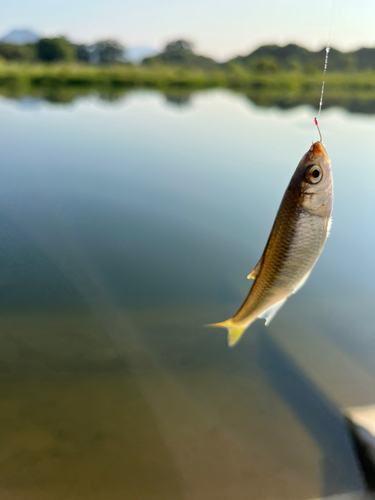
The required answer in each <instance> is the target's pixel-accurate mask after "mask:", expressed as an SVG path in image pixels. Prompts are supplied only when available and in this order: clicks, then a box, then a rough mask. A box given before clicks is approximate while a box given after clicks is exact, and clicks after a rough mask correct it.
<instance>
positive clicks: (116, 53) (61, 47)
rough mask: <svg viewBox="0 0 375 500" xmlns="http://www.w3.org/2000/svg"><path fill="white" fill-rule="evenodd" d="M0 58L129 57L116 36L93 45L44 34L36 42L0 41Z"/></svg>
mask: <svg viewBox="0 0 375 500" xmlns="http://www.w3.org/2000/svg"><path fill="white" fill-rule="evenodd" d="M0 59H4V60H5V61H18V62H30V63H32V62H42V63H57V62H75V61H76V62H82V63H88V64H113V63H116V62H118V63H121V62H125V60H126V51H125V47H124V46H123V45H122V44H121V43H119V42H117V41H116V40H101V41H99V42H97V43H95V44H93V45H84V44H74V43H72V42H70V41H69V40H68V39H67V38H65V37H56V38H41V39H40V40H39V41H38V42H36V43H29V44H25V45H15V44H10V43H4V42H1V43H0Z"/></svg>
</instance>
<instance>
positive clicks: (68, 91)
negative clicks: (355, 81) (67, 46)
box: [0, 84, 375, 115]
mask: <svg viewBox="0 0 375 500" xmlns="http://www.w3.org/2000/svg"><path fill="white" fill-rule="evenodd" d="M135 90H136V89H135ZM129 91H130V88H129V87H122V86H119V87H118V86H111V85H108V86H106V85H101V86H92V85H61V84H59V85H49V86H48V85H34V86H27V85H26V86H25V85H13V86H2V87H1V86H0V95H2V96H4V97H6V98H9V99H23V98H25V97H32V98H36V99H42V100H45V101H48V102H50V103H57V104H69V103H72V102H74V101H75V100H76V99H77V98H79V97H86V96H93V95H94V96H97V97H98V98H99V99H101V100H103V101H106V102H108V103H116V102H118V101H119V100H120V99H122V98H123V97H124V96H125V95H126V94H127V93H128V92H129ZM131 91H134V88H133V89H132V90H131ZM155 92H160V90H155ZM162 92H163V95H164V96H165V100H166V102H167V103H168V104H171V105H174V106H181V107H182V106H185V107H187V106H190V105H191V97H192V95H193V92H192V91H184V90H173V89H168V90H167V89H166V90H164V91H162ZM196 92H199V91H195V92H194V93H196ZM238 93H241V94H244V95H245V96H246V97H247V98H248V99H249V101H251V102H252V103H253V104H255V105H256V106H259V107H264V108H270V107H276V108H279V109H282V110H288V109H292V108H296V107H298V106H311V107H313V108H314V109H317V108H318V99H317V96H316V95H315V94H313V93H310V92H309V94H308V95H305V96H304V95H290V96H285V94H281V93H277V92H273V93H271V92H268V91H267V90H259V89H258V90H253V91H252V92H241V91H240V90H239V91H238ZM331 107H338V108H343V109H346V110H347V111H349V112H351V113H362V114H374V115H375V98H369V99H366V98H360V97H354V96H348V97H346V96H340V97H338V96H337V97H335V96H329V95H326V96H325V98H324V108H325V109H328V108H331Z"/></svg>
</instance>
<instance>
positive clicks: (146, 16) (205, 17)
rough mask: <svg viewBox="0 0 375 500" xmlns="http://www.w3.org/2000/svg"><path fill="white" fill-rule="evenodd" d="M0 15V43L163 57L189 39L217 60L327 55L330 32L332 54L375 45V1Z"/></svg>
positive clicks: (25, 7)
mask: <svg viewBox="0 0 375 500" xmlns="http://www.w3.org/2000/svg"><path fill="white" fill-rule="evenodd" d="M332 4H333V9H332ZM0 12H1V16H0V36H2V35H3V34H6V33H7V32H9V31H10V30H12V29H14V28H30V29H32V30H33V31H36V32H37V33H39V34H41V35H45V36H55V35H65V36H67V37H68V38H69V39H72V40H73V41H75V42H83V43H91V42H93V41H95V40H98V39H104V38H115V39H117V40H119V41H120V42H122V43H123V44H124V45H125V46H127V47H131V46H148V47H153V48H156V49H159V50H160V49H161V48H162V47H163V46H164V45H165V44H166V43H167V42H168V41H171V40H175V39H179V38H184V39H186V40H190V41H192V42H194V46H195V50H196V52H199V53H201V54H204V55H208V56H211V57H214V58H216V59H219V60H224V59H227V58H230V57H231V56H234V55H238V54H243V55H245V54H248V53H249V52H251V51H252V50H254V49H255V48H257V47H258V46H259V45H262V44H266V43H277V44H282V45H284V44H286V43H289V42H293V43H298V44H300V45H303V46H305V47H308V48H309V49H315V50H317V49H321V48H322V47H323V46H324V45H325V44H326V42H327V39H328V34H329V31H330V29H331V46H333V47H337V48H339V49H341V50H351V49H353V48H358V47H361V46H367V47H373V46H375V30H374V19H375V0H308V1H307V0H257V1H255V0H184V1H181V0H131V1H130V0H58V1H56V0H33V2H30V0H12V1H9V0H0ZM331 12H332V23H330V19H331Z"/></svg>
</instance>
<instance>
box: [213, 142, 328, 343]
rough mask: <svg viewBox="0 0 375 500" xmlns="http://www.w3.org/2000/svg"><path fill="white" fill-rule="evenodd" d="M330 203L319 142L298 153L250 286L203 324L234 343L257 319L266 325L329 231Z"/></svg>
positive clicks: (312, 262)
mask: <svg viewBox="0 0 375 500" xmlns="http://www.w3.org/2000/svg"><path fill="white" fill-rule="evenodd" d="M332 203H333V181H332V172H331V161H330V159H329V157H328V155H327V152H326V150H325V148H324V146H323V144H322V143H321V142H315V143H314V144H313V145H312V146H311V148H310V149H309V151H308V152H307V153H306V154H305V155H304V156H303V157H302V159H301V161H300V162H299V164H298V166H297V168H296V171H295V172H294V174H293V177H292V179H291V181H290V183H289V186H288V187H287V189H286V191H285V194H284V197H283V199H282V202H281V205H280V208H279V211H278V212H277V215H276V219H275V222H274V224H273V227H272V231H271V234H270V236H269V238H268V241H267V244H266V248H265V249H264V252H263V254H262V256H261V258H260V260H259V262H258V264H257V265H256V266H255V268H254V270H253V271H252V272H251V273H250V274H249V276H248V278H249V279H253V280H254V283H253V286H252V288H251V290H250V292H249V294H248V296H247V297H246V300H245V302H244V303H243V304H242V306H241V308H240V309H239V311H238V312H237V313H236V314H235V315H234V316H233V317H232V318H230V319H228V320H227V321H223V322H222V323H215V324H212V325H208V326H214V327H224V328H227V329H228V344H229V346H233V345H235V344H236V343H237V342H238V341H239V340H240V338H241V336H242V335H243V333H244V331H245V330H246V328H247V327H248V326H250V325H251V323H253V321H255V320H256V319H257V318H264V319H265V320H266V325H268V324H269V322H270V321H271V319H272V318H273V317H274V316H275V314H276V313H277V311H278V310H279V309H280V308H281V307H282V305H283V304H284V303H285V302H286V300H287V299H288V297H289V296H290V295H292V294H293V293H296V292H297V291H298V290H299V289H300V288H301V287H302V285H303V284H304V283H305V282H306V280H307V278H308V277H309V275H310V273H311V270H312V268H313V267H314V265H315V263H316V261H317V260H318V258H319V255H320V254H321V252H322V250H323V247H324V243H325V241H326V239H327V236H328V234H329V231H330V226H331V220H332V219H331V212H332Z"/></svg>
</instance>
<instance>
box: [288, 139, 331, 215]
mask: <svg viewBox="0 0 375 500" xmlns="http://www.w3.org/2000/svg"><path fill="white" fill-rule="evenodd" d="M292 184H293V185H294V188H295V189H296V190H297V191H298V197H299V203H300V204H301V205H302V206H303V208H304V209H305V210H307V211H309V212H311V213H313V214H315V215H320V216H323V217H324V216H326V215H328V214H330V213H331V210H332V201H333V183H332V172H331V160H330V159H329V157H328V154H327V151H326V150H325V147H324V146H323V144H322V143H321V142H314V143H313V144H312V146H311V148H310V149H309V150H308V152H307V153H306V154H305V155H304V156H303V157H302V159H301V161H300V163H299V165H298V167H297V169H296V172H295V174H294V176H293V179H292Z"/></svg>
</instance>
